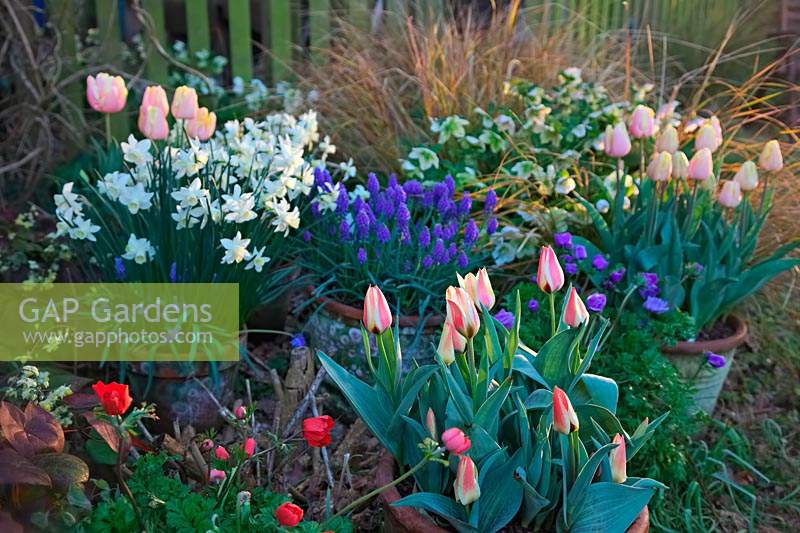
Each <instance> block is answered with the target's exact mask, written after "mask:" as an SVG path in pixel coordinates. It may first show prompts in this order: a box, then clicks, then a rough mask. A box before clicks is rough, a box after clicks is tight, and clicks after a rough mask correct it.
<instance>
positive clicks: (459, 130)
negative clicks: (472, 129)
mask: <svg viewBox="0 0 800 533" xmlns="http://www.w3.org/2000/svg"><path fill="white" fill-rule="evenodd" d="M464 126H469V120H467V119H465V118H463V117H460V116H458V115H451V116H449V117H445V118H443V119H442V120H441V121H438V120H436V119H431V131H432V132H433V133H438V134H439V144H444V143H446V142H447V140H448V139H450V138H451V137H453V138H455V139H461V138H462V137H464V135H466V134H467V132H466V130H465V129H464Z"/></svg>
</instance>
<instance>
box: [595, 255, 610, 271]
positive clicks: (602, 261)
mask: <svg viewBox="0 0 800 533" xmlns="http://www.w3.org/2000/svg"><path fill="white" fill-rule="evenodd" d="M592 266H593V267H594V269H595V270H597V271H598V272H602V271H603V270H605V269H606V268H608V261H606V258H605V257H603V256H602V254H597V255H596V256H594V257H592Z"/></svg>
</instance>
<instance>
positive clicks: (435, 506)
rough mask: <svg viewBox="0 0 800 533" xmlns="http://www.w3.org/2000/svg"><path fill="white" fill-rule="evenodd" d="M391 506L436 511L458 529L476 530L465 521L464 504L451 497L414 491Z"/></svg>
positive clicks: (464, 530) (465, 530)
mask: <svg viewBox="0 0 800 533" xmlns="http://www.w3.org/2000/svg"><path fill="white" fill-rule="evenodd" d="M392 507H414V508H416V509H425V510H426V511H429V512H431V513H436V514H438V515H439V516H441V517H442V518H444V519H446V520H447V521H448V522H450V523H451V524H453V527H455V528H456V529H457V530H458V531H463V532H476V533H477V530H476V529H475V528H473V527H472V526H470V525H469V524H468V523H467V513H466V511H465V510H464V506H463V505H461V504H460V503H458V502H457V501H455V500H454V499H452V498H448V497H447V496H444V495H442V494H434V493H432V492H415V493H414V494H409V495H408V496H406V497H404V498H400V499H399V500H397V501H396V502H394V503H393V504H392Z"/></svg>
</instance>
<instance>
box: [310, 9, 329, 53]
mask: <svg viewBox="0 0 800 533" xmlns="http://www.w3.org/2000/svg"><path fill="white" fill-rule="evenodd" d="M308 26H309V36H310V42H311V60H312V61H313V62H315V63H320V62H322V61H323V60H324V57H325V56H324V54H323V53H322V52H321V50H320V49H321V48H325V47H327V45H328V41H329V38H330V33H331V2H330V0H309V1H308Z"/></svg>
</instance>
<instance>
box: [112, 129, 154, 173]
mask: <svg viewBox="0 0 800 533" xmlns="http://www.w3.org/2000/svg"><path fill="white" fill-rule="evenodd" d="M150 146H151V143H150V139H142V140H141V141H137V140H136V137H134V136H133V135H128V142H124V141H123V142H122V143H121V144H120V147H121V148H122V153H123V159H125V161H127V162H128V163H131V164H132V165H133V166H135V167H141V166H144V165H146V164H147V163H149V162H151V161H152V160H153V154H151V153H150Z"/></svg>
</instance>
